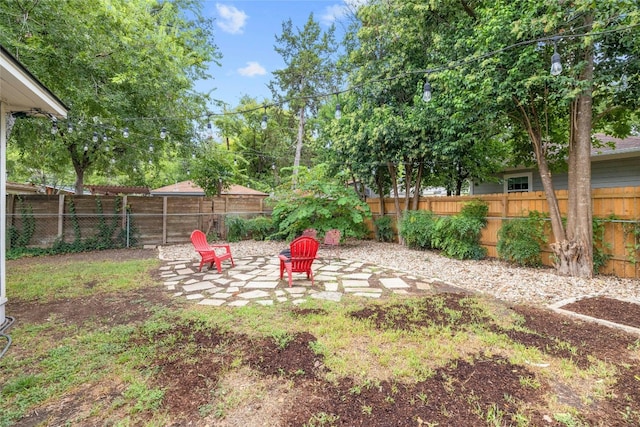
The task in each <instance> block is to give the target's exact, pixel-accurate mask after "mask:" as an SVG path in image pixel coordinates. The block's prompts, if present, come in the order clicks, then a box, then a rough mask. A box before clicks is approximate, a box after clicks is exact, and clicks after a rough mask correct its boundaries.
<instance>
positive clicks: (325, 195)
mask: <svg viewBox="0 0 640 427" xmlns="http://www.w3.org/2000/svg"><path fill="white" fill-rule="evenodd" d="M340 179H341V176H338V177H329V176H327V168H326V165H318V166H316V167H314V168H313V169H311V170H308V169H306V168H300V169H299V170H298V175H297V177H296V180H297V181H296V183H295V190H293V191H292V190H291V188H292V187H294V185H293V183H292V182H287V183H283V185H282V186H280V187H279V188H278V190H277V192H276V195H275V196H274V197H273V198H270V199H269V202H270V203H273V204H274V207H273V213H272V218H273V223H274V228H275V230H276V231H275V233H274V234H273V235H271V236H269V239H287V240H291V239H293V238H295V237H296V236H299V235H300V234H301V233H302V232H303V231H304V230H305V229H307V228H315V229H316V230H318V234H319V235H323V234H324V233H325V232H326V231H327V230H331V229H332V228H335V229H338V230H340V232H341V234H342V236H344V237H345V238H346V237H356V238H361V237H364V236H366V235H367V234H368V229H367V226H366V224H365V222H364V221H365V219H367V218H371V210H370V209H369V205H367V204H366V203H365V202H363V201H362V200H360V198H359V197H358V194H357V193H356V192H355V191H354V190H353V188H351V187H348V186H345V185H344V183H343V182H341V181H340Z"/></svg>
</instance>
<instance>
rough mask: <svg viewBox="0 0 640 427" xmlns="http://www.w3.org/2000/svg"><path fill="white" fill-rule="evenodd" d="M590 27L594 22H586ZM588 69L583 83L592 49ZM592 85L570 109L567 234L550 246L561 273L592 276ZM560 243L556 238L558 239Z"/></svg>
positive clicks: (590, 52) (586, 57)
mask: <svg viewBox="0 0 640 427" xmlns="http://www.w3.org/2000/svg"><path fill="white" fill-rule="evenodd" d="M587 24H588V25H590V24H591V20H590V19H589V18H588V19H587ZM584 61H585V67H584V70H583V71H582V73H581V75H580V80H581V81H586V82H591V80H592V78H593V48H592V47H591V46H590V47H588V48H587V49H586V51H585V53H584ZM591 94H592V89H591V84H589V85H588V88H587V89H585V90H584V92H582V93H581V94H580V95H579V96H578V98H577V99H576V101H575V102H574V103H573V104H572V106H571V114H570V125H571V133H570V137H569V207H568V210H569V211H568V215H567V235H566V239H565V240H563V241H556V243H554V244H552V245H551V248H552V249H553V251H554V253H555V255H556V258H557V264H556V269H557V271H558V273H559V274H564V275H568V276H577V277H585V278H590V277H593V211H592V200H591V127H592V123H591V122H592V117H593V108H592V96H591ZM556 240H557V239H556Z"/></svg>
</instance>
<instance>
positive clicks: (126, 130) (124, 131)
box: [122, 128, 129, 138]
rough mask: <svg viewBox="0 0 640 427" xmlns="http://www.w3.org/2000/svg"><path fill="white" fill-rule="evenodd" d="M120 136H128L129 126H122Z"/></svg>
mask: <svg viewBox="0 0 640 427" xmlns="http://www.w3.org/2000/svg"><path fill="white" fill-rule="evenodd" d="M122 136H123V137H124V138H129V128H124V130H123V131H122Z"/></svg>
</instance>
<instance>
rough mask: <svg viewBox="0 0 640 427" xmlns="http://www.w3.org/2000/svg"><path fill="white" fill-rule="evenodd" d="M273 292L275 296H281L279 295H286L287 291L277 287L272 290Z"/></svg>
mask: <svg viewBox="0 0 640 427" xmlns="http://www.w3.org/2000/svg"><path fill="white" fill-rule="evenodd" d="M274 294H275V296H277V297H281V296H284V295H286V294H287V293H286V292H285V291H283V290H282V289H278V290H276V291H275V292H274Z"/></svg>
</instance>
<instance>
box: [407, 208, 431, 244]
mask: <svg viewBox="0 0 640 427" xmlns="http://www.w3.org/2000/svg"><path fill="white" fill-rule="evenodd" d="M436 222H437V217H436V216H435V215H434V214H433V212H430V211H408V212H405V214H404V215H403V216H402V220H401V221H400V227H399V230H398V232H399V233H400V236H402V239H403V240H404V242H405V243H406V245H407V246H408V247H410V248H420V249H430V248H432V247H433V246H432V240H433V236H434V233H435V228H436Z"/></svg>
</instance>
